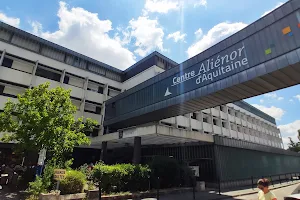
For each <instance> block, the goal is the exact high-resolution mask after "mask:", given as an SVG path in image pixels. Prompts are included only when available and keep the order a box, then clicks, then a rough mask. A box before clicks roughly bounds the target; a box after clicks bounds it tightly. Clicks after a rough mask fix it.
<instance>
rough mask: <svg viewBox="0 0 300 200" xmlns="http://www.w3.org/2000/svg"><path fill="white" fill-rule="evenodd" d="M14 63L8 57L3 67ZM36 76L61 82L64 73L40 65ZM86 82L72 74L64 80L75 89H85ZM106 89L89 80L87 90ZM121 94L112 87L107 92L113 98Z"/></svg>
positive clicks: (67, 75) (66, 75)
mask: <svg viewBox="0 0 300 200" xmlns="http://www.w3.org/2000/svg"><path fill="white" fill-rule="evenodd" d="M13 62H14V60H13V59H11V58H8V57H7V56H6V57H5V58H4V60H3V63H2V66H4V67H8V68H12V66H13ZM25 72H26V71H25ZM27 73H28V72H27ZM35 75H36V76H40V77H43V78H46V79H50V80H53V81H57V82H60V81H61V76H62V72H61V71H59V70H56V69H51V68H49V67H46V66H43V65H41V64H39V65H38V67H37V69H36V72H35ZM84 82H85V79H83V78H81V77H79V76H76V75H73V74H70V73H66V74H65V76H64V80H63V83H64V84H69V85H72V86H75V87H80V88H83V87H84ZM104 87H105V86H104V85H103V84H101V83H97V82H95V81H91V80H89V82H88V87H87V90H90V91H93V92H97V93H100V94H103V92H104ZM120 92H121V90H120V89H117V88H114V87H111V86H109V87H108V91H107V93H108V96H111V97H113V96H116V95H117V94H119V93H120Z"/></svg>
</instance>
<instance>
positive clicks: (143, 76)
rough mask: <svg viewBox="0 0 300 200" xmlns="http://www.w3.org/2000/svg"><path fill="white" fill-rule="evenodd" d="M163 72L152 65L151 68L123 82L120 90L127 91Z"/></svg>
mask: <svg viewBox="0 0 300 200" xmlns="http://www.w3.org/2000/svg"><path fill="white" fill-rule="evenodd" d="M163 71H164V70H163V69H162V68H160V67H157V66H156V65H153V66H152V67H150V68H148V69H146V70H145V71H143V72H141V73H139V74H137V75H135V76H133V77H131V78H130V79H128V80H126V81H124V82H123V85H122V89H123V90H128V89H130V88H132V87H134V86H136V85H138V84H140V83H142V82H144V81H146V80H148V79H150V78H152V77H154V76H156V75H157V74H159V73H161V72H163Z"/></svg>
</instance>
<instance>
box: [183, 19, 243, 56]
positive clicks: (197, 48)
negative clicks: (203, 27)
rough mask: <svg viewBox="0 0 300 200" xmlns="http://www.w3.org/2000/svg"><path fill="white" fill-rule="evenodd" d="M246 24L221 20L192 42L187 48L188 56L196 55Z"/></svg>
mask: <svg viewBox="0 0 300 200" xmlns="http://www.w3.org/2000/svg"><path fill="white" fill-rule="evenodd" d="M246 26H247V24H245V23H242V22H236V23H229V22H222V23H220V24H217V25H216V26H214V27H213V28H212V29H210V30H209V31H208V32H207V34H206V35H203V37H201V38H199V39H198V40H197V41H196V42H195V43H194V44H192V45H191V46H190V47H189V48H188V50H187V54H188V57H189V58H190V57H193V56H195V55H197V54H198V53H201V52H202V51H204V50H206V49H207V48H209V47H211V46H213V45H214V44H216V43H218V42H219V41H221V40H223V39H225V38H227V37H228V36H230V35H232V34H234V33H236V32H237V31H239V30H241V29H242V28H244V27H246Z"/></svg>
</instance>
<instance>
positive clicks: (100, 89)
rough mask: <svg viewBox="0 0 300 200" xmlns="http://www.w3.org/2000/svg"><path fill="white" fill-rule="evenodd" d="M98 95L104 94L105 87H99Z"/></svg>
mask: <svg viewBox="0 0 300 200" xmlns="http://www.w3.org/2000/svg"><path fill="white" fill-rule="evenodd" d="M98 93H100V94H103V87H101V86H99V87H98Z"/></svg>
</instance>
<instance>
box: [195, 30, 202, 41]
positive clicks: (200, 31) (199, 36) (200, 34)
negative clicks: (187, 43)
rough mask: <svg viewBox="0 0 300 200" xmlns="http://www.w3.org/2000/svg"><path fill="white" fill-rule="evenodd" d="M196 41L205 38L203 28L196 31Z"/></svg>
mask: <svg viewBox="0 0 300 200" xmlns="http://www.w3.org/2000/svg"><path fill="white" fill-rule="evenodd" d="M195 36H196V39H200V38H201V37H202V36H203V31H202V29H201V28H199V29H198V30H197V31H195Z"/></svg>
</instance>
